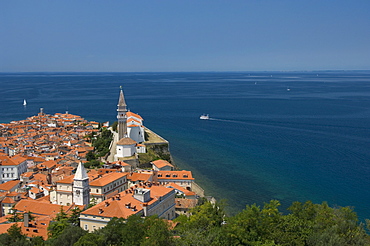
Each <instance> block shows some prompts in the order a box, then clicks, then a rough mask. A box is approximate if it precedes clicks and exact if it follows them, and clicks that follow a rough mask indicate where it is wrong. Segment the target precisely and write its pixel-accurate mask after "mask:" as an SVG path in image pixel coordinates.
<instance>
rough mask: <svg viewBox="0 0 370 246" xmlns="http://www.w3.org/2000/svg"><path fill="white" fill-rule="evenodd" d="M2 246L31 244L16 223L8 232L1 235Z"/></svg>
mask: <svg viewBox="0 0 370 246" xmlns="http://www.w3.org/2000/svg"><path fill="white" fill-rule="evenodd" d="M0 245H7V246H8V245H15V246H29V245H31V242H30V241H29V240H27V238H26V236H25V235H24V234H23V233H22V231H21V228H20V227H19V226H18V225H17V224H16V223H14V224H13V225H12V226H11V227H10V228H9V229H8V231H7V233H3V234H1V235H0Z"/></svg>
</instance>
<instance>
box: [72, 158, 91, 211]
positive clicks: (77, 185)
mask: <svg viewBox="0 0 370 246" xmlns="http://www.w3.org/2000/svg"><path fill="white" fill-rule="evenodd" d="M73 202H74V203H75V204H76V205H85V206H88V205H89V203H90V185H89V176H87V173H86V169H85V167H84V166H83V164H82V162H80V163H79V164H78V167H77V170H76V173H75V176H74V179H73Z"/></svg>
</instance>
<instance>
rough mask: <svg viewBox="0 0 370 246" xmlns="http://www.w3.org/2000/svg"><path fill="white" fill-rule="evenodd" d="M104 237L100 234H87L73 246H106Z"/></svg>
mask: <svg viewBox="0 0 370 246" xmlns="http://www.w3.org/2000/svg"><path fill="white" fill-rule="evenodd" d="M105 245H109V244H107V243H106V242H105V240H104V236H103V235H101V234H98V233H86V234H85V235H83V236H82V237H80V239H78V241H77V242H76V243H75V244H74V245H73V246H105Z"/></svg>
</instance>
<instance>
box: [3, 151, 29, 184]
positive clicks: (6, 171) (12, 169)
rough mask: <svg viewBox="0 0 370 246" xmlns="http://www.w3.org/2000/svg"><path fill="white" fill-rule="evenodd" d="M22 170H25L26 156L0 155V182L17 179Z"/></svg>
mask: <svg viewBox="0 0 370 246" xmlns="http://www.w3.org/2000/svg"><path fill="white" fill-rule="evenodd" d="M24 172H27V158H24V157H22V156H20V155H17V156H13V157H8V156H0V181H1V182H0V183H4V182H7V181H10V180H13V179H19V177H20V175H21V174H22V173H24Z"/></svg>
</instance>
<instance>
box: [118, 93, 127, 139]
mask: <svg viewBox="0 0 370 246" xmlns="http://www.w3.org/2000/svg"><path fill="white" fill-rule="evenodd" d="M120 88H121V91H120V94H119V100H118V105H117V120H118V126H117V129H118V141H119V140H120V139H122V138H124V137H127V116H126V112H127V105H126V102H125V96H124V95H123V91H122V86H121V87H120Z"/></svg>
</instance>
